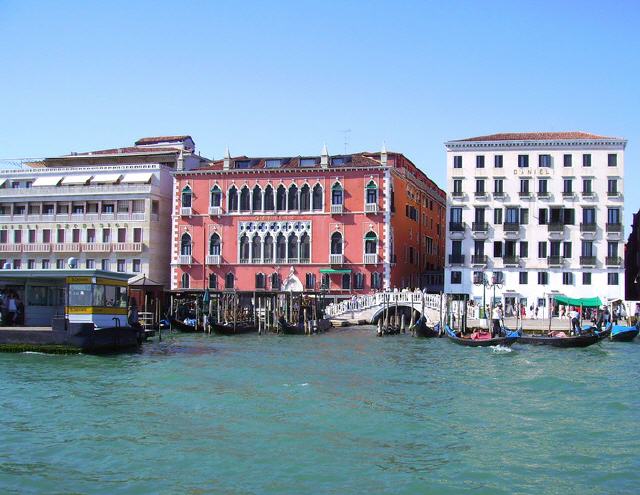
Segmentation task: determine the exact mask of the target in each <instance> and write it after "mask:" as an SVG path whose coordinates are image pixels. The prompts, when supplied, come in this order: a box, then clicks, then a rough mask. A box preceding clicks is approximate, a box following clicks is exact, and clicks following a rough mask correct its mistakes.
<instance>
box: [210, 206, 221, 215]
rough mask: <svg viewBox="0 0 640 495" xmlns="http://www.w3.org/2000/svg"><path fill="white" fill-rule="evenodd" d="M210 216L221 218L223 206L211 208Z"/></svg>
mask: <svg viewBox="0 0 640 495" xmlns="http://www.w3.org/2000/svg"><path fill="white" fill-rule="evenodd" d="M209 215H212V216H220V215H222V207H221V206H209Z"/></svg>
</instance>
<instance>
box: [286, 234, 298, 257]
mask: <svg viewBox="0 0 640 495" xmlns="http://www.w3.org/2000/svg"><path fill="white" fill-rule="evenodd" d="M287 255H288V257H287V259H288V260H289V262H290V263H296V262H297V261H298V236H297V235H295V234H291V235H290V236H289V242H288V249H287Z"/></svg>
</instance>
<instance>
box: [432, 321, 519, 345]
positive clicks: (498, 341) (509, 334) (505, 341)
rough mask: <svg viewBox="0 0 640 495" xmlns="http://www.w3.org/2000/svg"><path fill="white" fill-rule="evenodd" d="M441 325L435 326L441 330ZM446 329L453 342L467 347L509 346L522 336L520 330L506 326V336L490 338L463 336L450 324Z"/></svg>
mask: <svg viewBox="0 0 640 495" xmlns="http://www.w3.org/2000/svg"><path fill="white" fill-rule="evenodd" d="M439 325H440V324H439V323H438V324H437V325H436V328H435V329H436V330H439ZM444 331H445V334H446V336H447V337H448V338H449V340H451V341H452V342H455V343H456V344H459V345H464V346H467V347H492V346H497V345H501V346H506V347H508V346H510V345H512V344H513V343H514V342H515V341H516V340H518V339H519V338H520V333H519V332H514V331H511V330H507V329H506V328H505V331H506V336H505V337H494V338H489V339H470V338H467V339H465V338H461V337H459V336H458V335H457V334H456V333H455V332H454V331H453V330H452V329H451V328H450V327H449V325H445V326H444Z"/></svg>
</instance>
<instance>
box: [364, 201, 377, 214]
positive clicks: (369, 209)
mask: <svg viewBox="0 0 640 495" xmlns="http://www.w3.org/2000/svg"><path fill="white" fill-rule="evenodd" d="M364 211H365V213H378V203H366V204H365V205H364Z"/></svg>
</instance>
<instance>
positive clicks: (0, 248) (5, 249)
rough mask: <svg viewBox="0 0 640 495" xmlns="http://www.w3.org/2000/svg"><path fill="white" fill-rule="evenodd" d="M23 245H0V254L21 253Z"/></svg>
mask: <svg viewBox="0 0 640 495" xmlns="http://www.w3.org/2000/svg"><path fill="white" fill-rule="evenodd" d="M21 246H22V244H0V252H2V253H19V252H20V247H21Z"/></svg>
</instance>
